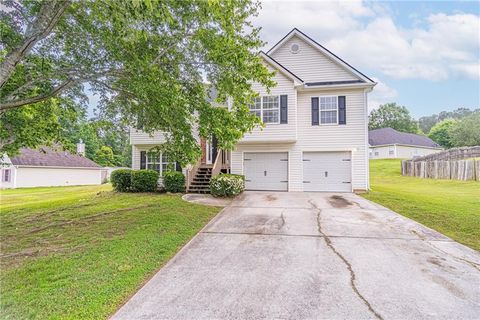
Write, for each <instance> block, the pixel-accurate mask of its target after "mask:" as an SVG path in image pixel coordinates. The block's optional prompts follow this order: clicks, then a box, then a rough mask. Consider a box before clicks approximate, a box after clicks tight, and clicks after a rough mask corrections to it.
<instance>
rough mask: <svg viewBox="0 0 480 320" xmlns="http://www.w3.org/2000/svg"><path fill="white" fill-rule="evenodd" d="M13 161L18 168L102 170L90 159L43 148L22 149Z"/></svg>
mask: <svg viewBox="0 0 480 320" xmlns="http://www.w3.org/2000/svg"><path fill="white" fill-rule="evenodd" d="M11 161H12V164H13V165H16V166H42V167H66V168H72V167H76V168H81V167H85V168H101V167H100V166H99V165H98V164H96V163H95V162H93V161H92V160H90V159H88V158H85V157H82V156H79V155H76V154H71V153H70V152H68V151H55V150H52V149H51V148H48V147H41V148H39V149H38V150H33V149H28V148H22V149H21V150H20V154H19V155H18V156H16V157H14V158H12V159H11Z"/></svg>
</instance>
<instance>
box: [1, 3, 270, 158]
mask: <svg viewBox="0 0 480 320" xmlns="http://www.w3.org/2000/svg"><path fill="white" fill-rule="evenodd" d="M2 5H3V6H4V7H5V8H7V10H3V11H2V12H1V13H0V32H1V34H2V37H1V44H0V70H1V71H0V120H1V123H0V125H1V127H0V151H3V152H5V151H7V152H11V153H13V152H15V151H16V150H18V148H19V147H21V146H24V145H26V146H30V147H32V146H34V145H35V144H37V145H38V144H40V143H42V141H39V140H52V141H53V140H55V139H58V137H59V136H60V133H59V132H61V130H59V128H57V127H56V126H55V121H56V120H57V119H56V118H55V117H58V114H59V113H62V112H65V111H67V110H69V107H68V106H67V105H68V104H67V105H65V104H64V103H63V102H64V101H69V102H70V103H76V104H82V103H83V104H84V103H85V98H86V97H85V94H84V85H85V84H87V83H88V84H89V86H90V87H91V88H92V91H93V92H94V93H96V94H99V95H100V97H101V99H100V104H99V109H100V110H101V113H102V114H103V115H105V116H107V117H110V118H112V119H115V121H118V122H121V123H122V124H124V125H131V126H140V127H141V128H142V129H143V130H144V131H145V132H147V133H153V132H154V131H156V130H162V131H164V132H165V133H166V137H167V143H166V145H165V148H166V149H168V151H169V153H170V154H171V156H172V157H173V158H175V159H176V160H177V161H180V162H181V163H182V164H186V163H189V162H190V163H191V162H193V161H195V160H196V159H197V158H198V156H199V154H200V148H199V146H198V143H197V141H196V140H195V137H194V136H193V134H192V132H193V128H195V127H197V126H198V131H199V133H200V135H201V136H202V137H204V138H210V137H211V136H212V135H213V134H214V135H215V136H216V137H217V139H218V143H219V146H220V147H222V148H232V147H233V145H234V144H235V143H236V142H237V141H238V140H239V139H240V138H241V137H242V136H243V134H244V133H246V132H248V131H250V130H251V129H253V128H254V127H255V126H256V125H257V124H259V123H260V122H259V120H258V118H257V117H255V116H254V115H251V114H250V113H249V110H248V107H247V106H248V104H249V103H250V102H251V100H252V97H253V96H254V95H255V93H254V92H253V91H252V88H251V83H252V82H259V83H261V84H262V85H264V86H266V87H267V88H269V87H271V86H273V85H274V83H273V81H272V80H271V76H272V74H271V73H270V72H269V71H268V70H267V68H265V66H264V65H263V63H262V61H261V59H260V57H259V56H258V55H257V51H258V50H259V48H260V47H261V46H262V45H263V43H262V41H261V40H260V38H259V36H258V32H259V29H258V28H255V27H253V26H252V24H251V23H250V18H251V17H252V16H254V15H256V14H257V10H258V8H259V3H257V2H255V1H250V0H229V1H217V0H211V1H197V0H183V1H176V0H164V1H157V0H143V1H140V0H138V1H115V0H99V1H74V0H71V1H68V0H66V1H22V2H18V1H8V0H7V1H4V2H3V3H2ZM205 82H207V83H209V84H210V86H211V87H215V89H216V91H217V98H216V101H215V102H216V104H217V105H221V106H222V105H223V106H226V105H227V100H228V101H233V103H232V104H231V105H229V108H216V107H214V106H212V104H211V103H210V102H209V99H208V91H209V86H206V85H205ZM227 97H228V99H227ZM55 103H56V104H55ZM42 108H44V109H45V108H47V109H48V110H47V111H48V112H46V114H45V115H43V114H44V111H45V110H43V111H42ZM25 110H28V112H27V114H25V112H26V111H25ZM15 113H17V114H16V118H15V117H14V115H15ZM35 114H36V115H38V117H37V116H35ZM32 117H35V118H36V121H37V122H38V126H41V127H44V128H47V127H48V128H49V129H48V130H41V131H39V134H38V135H37V138H38V139H37V140H35V141H30V140H29V139H31V138H25V136H24V135H19V134H17V129H18V128H19V127H20V126H22V125H23V124H24V123H25V121H26V119H27V120H28V119H31V118H32ZM14 118H15V119H17V120H16V121H13V120H10V119H14ZM32 130H33V132H37V129H32Z"/></svg>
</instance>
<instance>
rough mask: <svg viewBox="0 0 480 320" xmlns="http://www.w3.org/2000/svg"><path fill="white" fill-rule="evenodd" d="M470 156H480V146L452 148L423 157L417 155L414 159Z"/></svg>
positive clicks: (428, 159)
mask: <svg viewBox="0 0 480 320" xmlns="http://www.w3.org/2000/svg"><path fill="white" fill-rule="evenodd" d="M470 158H480V146H475V147H461V148H452V149H448V150H445V151H442V152H437V153H432V154H428V155H426V156H423V157H417V158H414V159H413V161H432V160H465V159H470Z"/></svg>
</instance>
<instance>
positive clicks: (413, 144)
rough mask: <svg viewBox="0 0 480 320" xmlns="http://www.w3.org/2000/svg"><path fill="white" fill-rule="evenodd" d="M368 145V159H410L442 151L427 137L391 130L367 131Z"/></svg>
mask: <svg viewBox="0 0 480 320" xmlns="http://www.w3.org/2000/svg"><path fill="white" fill-rule="evenodd" d="M368 143H369V145H370V159H386V158H404V159H411V158H415V157H421V156H426V155H427V154H431V153H435V152H439V151H442V150H443V149H442V148H441V147H440V146H439V145H438V144H437V143H435V142H434V141H433V140H432V139H430V138H429V137H426V136H421V135H418V134H413V133H405V132H400V131H397V130H395V129H392V128H382V129H376V130H371V131H369V133H368Z"/></svg>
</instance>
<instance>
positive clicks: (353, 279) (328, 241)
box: [308, 200, 383, 320]
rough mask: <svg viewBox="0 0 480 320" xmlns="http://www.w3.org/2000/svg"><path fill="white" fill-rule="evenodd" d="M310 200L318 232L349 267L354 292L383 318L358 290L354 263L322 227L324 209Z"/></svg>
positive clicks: (371, 310)
mask: <svg viewBox="0 0 480 320" xmlns="http://www.w3.org/2000/svg"><path fill="white" fill-rule="evenodd" d="M308 202H309V203H310V205H311V206H312V207H313V208H314V209H315V210H317V227H318V232H319V233H320V235H321V236H322V237H323V239H325V243H326V244H327V247H328V248H329V249H330V250H331V251H332V252H333V253H334V254H335V255H336V256H337V257H339V258H340V260H342V262H343V263H344V264H345V266H346V267H347V269H348V271H349V272H350V287H351V288H352V290H353V292H355V294H356V295H357V296H358V297H359V298H360V300H362V301H363V303H364V304H365V305H366V306H367V308H368V310H369V311H370V312H371V313H373V315H374V316H375V317H376V318H377V319H380V320H383V317H382V316H381V315H380V314H379V313H378V312H377V311H375V309H374V308H373V307H372V305H371V304H370V302H369V301H368V300H367V299H366V298H365V297H364V296H363V295H362V294H361V293H360V291H359V290H358V288H357V285H356V284H355V279H356V275H355V271H353V268H352V264H351V263H350V262H349V261H348V260H347V259H346V258H345V257H344V256H343V255H342V254H341V253H340V252H338V250H337V249H336V248H335V246H334V245H333V243H332V240H331V239H330V237H329V236H327V235H326V234H325V232H323V229H322V223H321V218H322V217H321V213H322V209H320V208H319V207H318V206H317V205H316V204H315V203H314V202H313V201H312V200H308Z"/></svg>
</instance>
